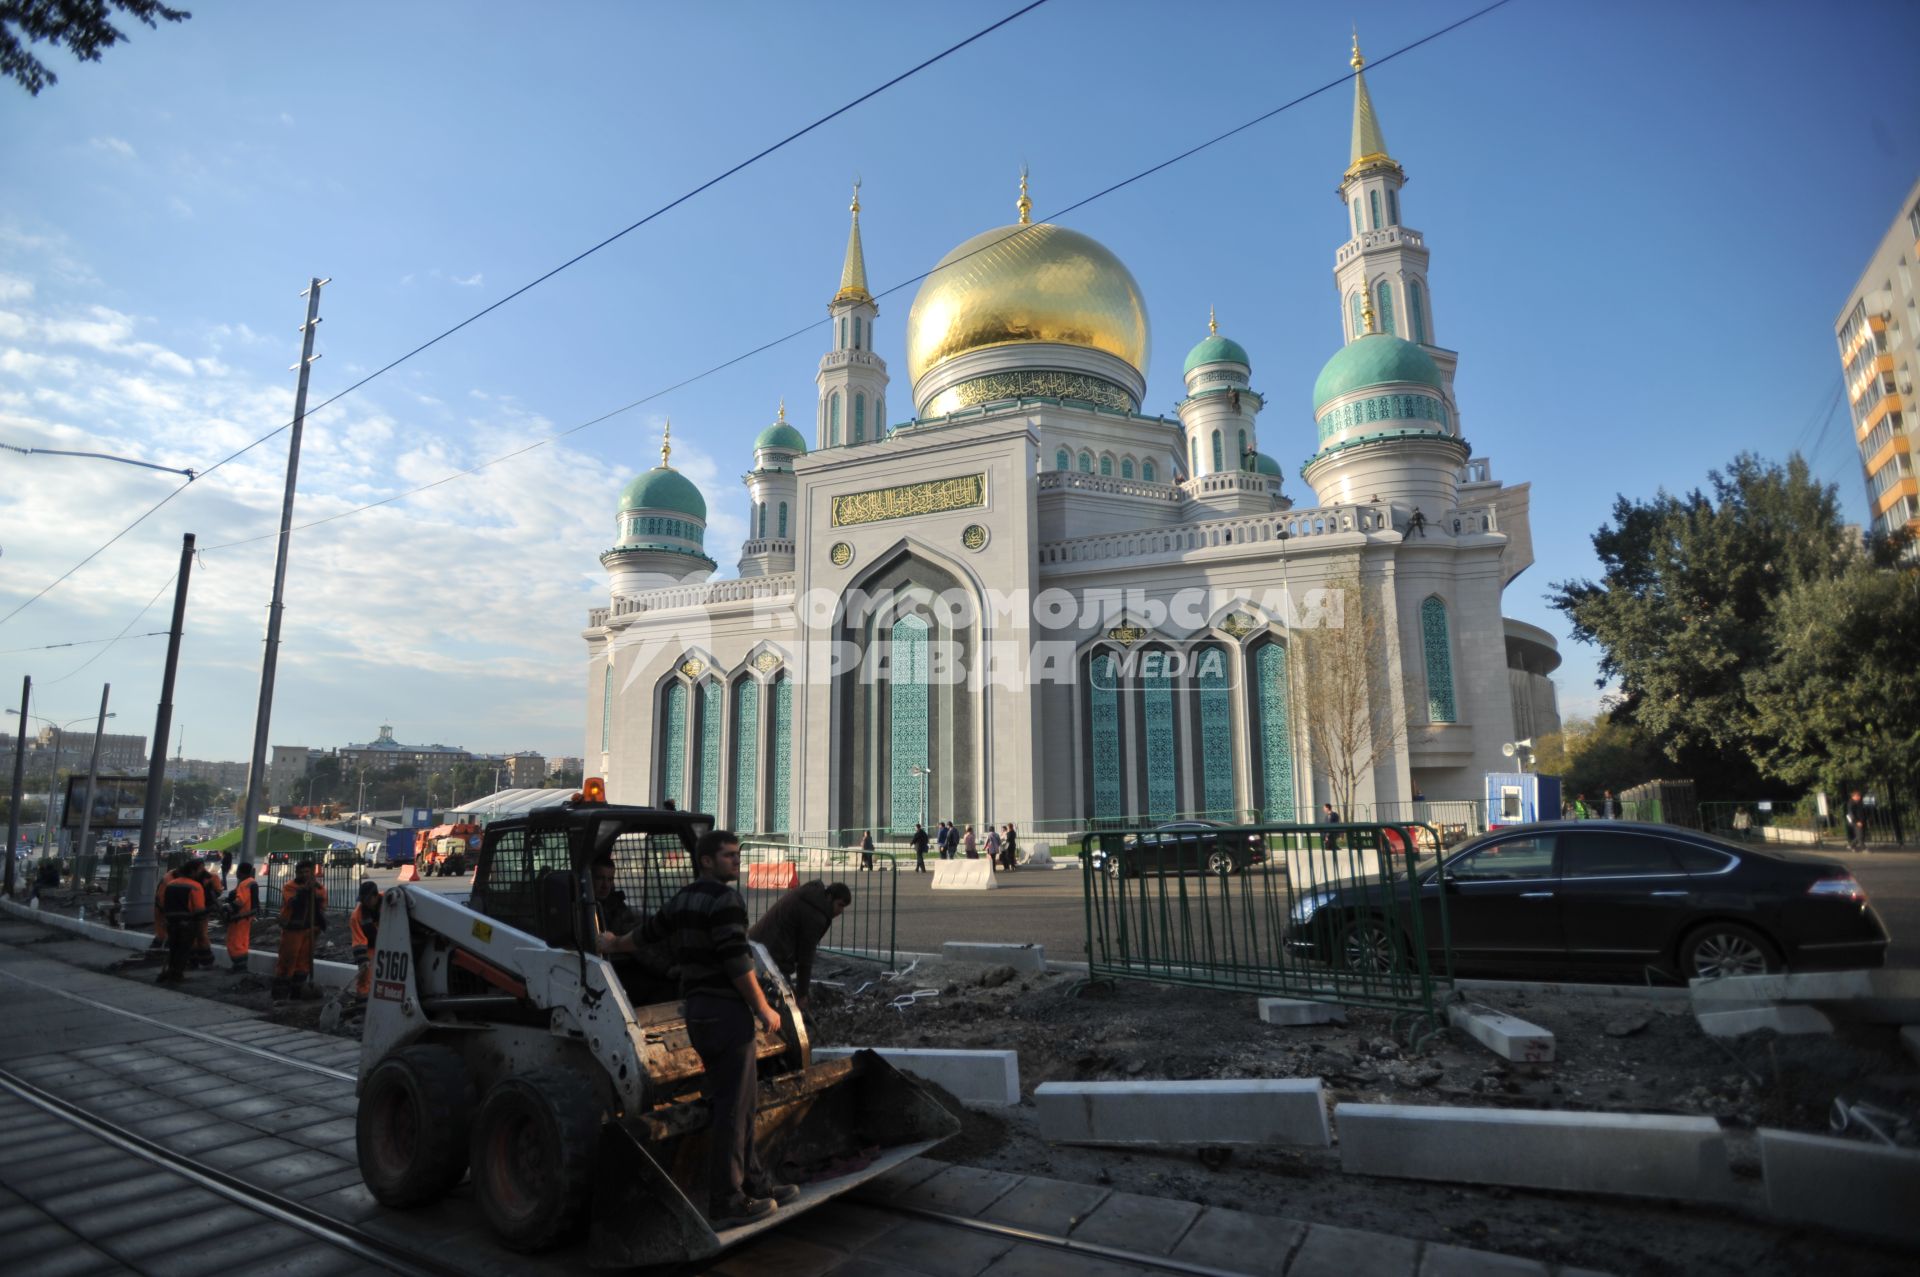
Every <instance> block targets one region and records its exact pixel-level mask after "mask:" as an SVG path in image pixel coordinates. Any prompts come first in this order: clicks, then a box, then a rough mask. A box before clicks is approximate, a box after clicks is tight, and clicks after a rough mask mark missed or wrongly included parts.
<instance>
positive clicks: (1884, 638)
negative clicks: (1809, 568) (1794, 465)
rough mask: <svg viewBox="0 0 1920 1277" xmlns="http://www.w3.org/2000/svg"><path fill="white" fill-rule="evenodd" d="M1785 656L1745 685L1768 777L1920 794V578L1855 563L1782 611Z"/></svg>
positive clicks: (1778, 611) (1788, 598)
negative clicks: (1888, 785) (1887, 786)
mask: <svg viewBox="0 0 1920 1277" xmlns="http://www.w3.org/2000/svg"><path fill="white" fill-rule="evenodd" d="M1772 622H1773V624H1772V626H1771V630H1772V634H1773V639H1774V643H1775V646H1776V651H1777V658H1776V659H1775V660H1774V661H1773V663H1772V664H1770V665H1768V666H1767V667H1766V668H1764V669H1759V670H1754V671H1752V672H1750V673H1749V675H1748V678H1747V690H1748V696H1749V699H1750V701H1751V705H1752V716H1751V724H1750V730H1751V732H1752V736H1753V739H1754V740H1755V742H1756V749H1757V753H1758V758H1759V762H1760V766H1761V769H1762V770H1763V771H1765V772H1766V773H1767V774H1769V775H1771V776H1776V777H1778V778H1779V779H1781V780H1783V781H1786V782H1788V783H1790V784H1795V785H1809V786H1811V785H1818V786H1821V787H1823V788H1825V789H1828V790H1831V791H1834V792H1841V791H1844V790H1845V789H1848V788H1851V787H1853V786H1856V785H1859V786H1866V785H1870V784H1875V783H1877V782H1892V783H1893V784H1895V785H1897V786H1898V792H1899V796H1900V797H1903V798H1904V797H1908V796H1911V795H1913V794H1914V793H1915V792H1916V791H1920V678H1916V676H1915V671H1916V669H1920V571H1916V570H1915V568H1914V566H1913V565H1912V563H1911V562H1906V563H1899V562H1898V561H1896V563H1895V564H1894V565H1891V566H1880V565H1879V564H1877V563H1876V562H1875V561H1874V559H1873V557H1871V556H1869V555H1865V554H1863V555H1859V556H1856V557H1855V558H1854V559H1853V560H1852V561H1851V562H1850V563H1848V565H1847V566H1846V568H1845V570H1844V571H1842V572H1840V573H1839V574H1837V575H1834V576H1830V577H1825V578H1815V579H1813V580H1808V581H1803V582H1800V583H1799V584H1797V585H1796V586H1795V587H1794V588H1793V589H1791V590H1789V591H1787V592H1786V593H1785V594H1784V595H1782V596H1781V597H1780V599H1779V600H1778V601H1777V603H1776V604H1775V607H1774V612H1773V617H1772Z"/></svg>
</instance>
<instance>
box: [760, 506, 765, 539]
mask: <svg viewBox="0 0 1920 1277" xmlns="http://www.w3.org/2000/svg"><path fill="white" fill-rule="evenodd" d="M759 535H760V539H761V540H762V541H764V540H766V539H767V503H766V502H764V501H762V502H761V503H760V533H759Z"/></svg>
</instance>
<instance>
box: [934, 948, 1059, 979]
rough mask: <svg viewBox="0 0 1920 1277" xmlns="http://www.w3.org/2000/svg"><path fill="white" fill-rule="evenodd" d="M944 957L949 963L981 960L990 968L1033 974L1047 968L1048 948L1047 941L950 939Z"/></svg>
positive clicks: (943, 950) (943, 951) (942, 954)
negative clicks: (1013, 941) (1025, 942)
mask: <svg viewBox="0 0 1920 1277" xmlns="http://www.w3.org/2000/svg"><path fill="white" fill-rule="evenodd" d="M940 956H941V957H942V958H944V959H945V960H947V961H948V962H980V963H984V964H985V965H987V966H990V967H1012V968H1013V969H1014V970H1015V971H1019V972H1022V973H1024V974H1029V975H1038V974H1039V973H1040V972H1042V971H1045V970H1046V969H1047V947H1046V946H1045V945H1043V944H989V943H986V942H985V941H980V942H976V941H971V940H949V941H947V942H946V943H945V944H943V945H941V946H940Z"/></svg>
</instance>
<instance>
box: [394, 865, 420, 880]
mask: <svg viewBox="0 0 1920 1277" xmlns="http://www.w3.org/2000/svg"><path fill="white" fill-rule="evenodd" d="M399 881H401V882H419V881H420V871H419V870H418V869H417V868H415V867H414V866H413V865H410V864H408V865H402V866H400V878H399Z"/></svg>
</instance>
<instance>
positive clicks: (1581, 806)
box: [1573, 794, 1593, 820]
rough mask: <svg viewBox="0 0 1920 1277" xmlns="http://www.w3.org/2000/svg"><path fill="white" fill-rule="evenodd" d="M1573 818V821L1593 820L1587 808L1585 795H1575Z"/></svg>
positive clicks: (1591, 813)
mask: <svg viewBox="0 0 1920 1277" xmlns="http://www.w3.org/2000/svg"><path fill="white" fill-rule="evenodd" d="M1573 818H1574V819H1575V820H1592V819H1593V812H1592V811H1591V810H1590V809H1589V808H1588V807H1587V796H1586V795H1585V794H1576V795H1575V796H1574V799H1573Z"/></svg>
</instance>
